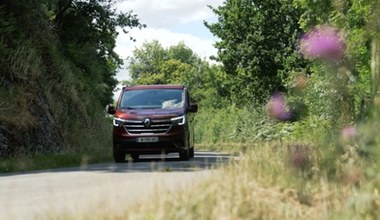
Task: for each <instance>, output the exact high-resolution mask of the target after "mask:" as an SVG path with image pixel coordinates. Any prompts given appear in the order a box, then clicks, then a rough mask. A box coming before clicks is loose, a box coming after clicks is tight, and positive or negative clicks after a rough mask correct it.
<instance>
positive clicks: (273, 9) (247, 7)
mask: <svg viewBox="0 0 380 220" xmlns="http://www.w3.org/2000/svg"><path fill="white" fill-rule="evenodd" d="M213 11H214V13H215V14H216V15H217V16H218V22H216V23H213V24H209V23H206V26H207V27H208V28H209V29H210V31H211V33H213V34H214V35H215V36H217V37H218V38H219V39H220V40H219V41H218V42H217V43H216V44H215V47H216V48H217V49H218V56H217V60H219V61H221V62H222V63H223V66H224V69H225V71H226V73H227V74H228V75H229V76H230V80H229V82H228V86H229V91H231V98H232V100H234V102H235V103H237V104H239V105H247V104H249V103H252V102H257V103H263V101H265V100H266V99H267V98H268V97H269V96H270V95H271V94H273V93H274V92H279V91H285V87H284V82H285V80H286V79H287V77H288V75H289V72H290V71H293V70H297V69H299V68H300V67H304V66H305V63H304V61H303V60H302V59H301V58H300V57H299V56H298V55H297V52H296V50H295V48H296V42H297V40H298V38H299V37H300V35H301V33H302V31H301V29H300V27H299V25H298V21H299V18H300V15H301V10H298V9H297V8H295V7H292V3H291V1H284V0H267V1H255V0H228V1H225V3H224V4H223V5H222V6H220V7H218V8H213Z"/></svg>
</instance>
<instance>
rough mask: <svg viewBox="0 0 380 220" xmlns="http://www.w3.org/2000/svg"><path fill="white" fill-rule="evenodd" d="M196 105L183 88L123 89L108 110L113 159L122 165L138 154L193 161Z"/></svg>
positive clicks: (155, 86)
mask: <svg viewBox="0 0 380 220" xmlns="http://www.w3.org/2000/svg"><path fill="white" fill-rule="evenodd" d="M197 111H198V105H197V104H195V103H192V102H191V99H190V96H189V92H188V90H187V89H186V88H185V87H184V86H183V85H144V86H127V87H124V88H123V90H122V92H121V94H120V97H119V100H118V102H117V106H116V107H113V106H110V107H108V113H109V114H113V115H114V119H113V125H114V126H113V156H114V160H115V162H123V161H125V156H126V154H130V156H131V157H132V159H133V160H137V159H138V158H139V155H140V154H161V153H165V154H167V153H172V152H178V153H179V156H180V158H181V159H183V160H188V159H189V158H190V157H194V127H193V124H192V123H193V119H194V114H193V113H195V112H197Z"/></svg>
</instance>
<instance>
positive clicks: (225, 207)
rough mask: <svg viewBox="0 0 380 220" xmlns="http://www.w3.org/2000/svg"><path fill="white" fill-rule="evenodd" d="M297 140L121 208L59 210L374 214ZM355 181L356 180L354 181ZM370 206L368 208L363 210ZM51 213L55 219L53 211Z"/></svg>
mask: <svg viewBox="0 0 380 220" xmlns="http://www.w3.org/2000/svg"><path fill="white" fill-rule="evenodd" d="M297 146H298V145H292V144H286V143H279V142H270V143H269V142H267V143H261V144H257V145H252V146H251V148H250V149H249V150H247V152H246V153H244V154H241V159H239V160H234V161H231V163H230V164H227V165H225V166H223V167H222V168H220V169H219V172H218V173H216V174H215V176H213V177H211V178H210V179H208V180H206V181H203V182H201V183H199V184H197V185H195V186H191V188H186V189H183V190H182V191H179V192H178V191H176V192H171V193H167V192H166V191H157V192H156V193H155V195H154V196H153V197H151V198H149V202H146V201H145V202H144V201H142V202H139V203H136V204H135V205H133V206H130V205H129V206H126V207H127V208H126V209H125V210H124V211H123V212H122V214H117V213H116V212H115V213H110V212H104V213H102V214H101V215H98V216H92V215H91V214H90V213H88V215H85V216H70V215H68V216H65V218H64V219H93V218H95V219H184V220H186V219H376V216H379V215H378V214H380V213H378V212H379V211H377V210H376V209H372V208H371V206H372V205H373V204H372V202H375V201H377V200H376V199H379V196H378V195H375V196H373V198H371V200H367V201H365V202H361V201H360V200H359V201H356V202H354V203H353V202H352V201H353V200H354V201H355V198H356V197H358V196H361V195H365V192H364V189H365V188H364V187H363V188H359V187H358V186H360V183H358V182H356V181H355V180H353V179H351V180H347V181H340V180H337V179H331V178H330V179H329V178H328V177H327V175H326V174H325V173H323V172H321V171H320V170H318V166H319V164H318V163H320V161H319V158H318V154H319V152H317V151H316V150H313V149H310V150H309V151H308V154H307V155H306V157H305V158H304V159H301V157H300V156H299V155H298V153H297V152H298V151H297V150H294V149H296V148H297ZM358 184H359V185H358ZM368 210H372V212H368ZM52 219H60V218H59V217H57V218H55V217H53V218H52Z"/></svg>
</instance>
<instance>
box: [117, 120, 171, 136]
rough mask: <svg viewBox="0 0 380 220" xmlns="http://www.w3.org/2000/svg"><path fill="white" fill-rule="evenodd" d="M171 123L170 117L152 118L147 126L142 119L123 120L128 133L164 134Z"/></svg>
mask: <svg viewBox="0 0 380 220" xmlns="http://www.w3.org/2000/svg"><path fill="white" fill-rule="evenodd" d="M171 125H172V121H171V120H170V119H164V120H154V119H152V120H151V121H150V124H149V126H146V125H144V120H141V121H140V120H127V121H125V122H124V128H125V130H126V131H127V132H128V133H130V134H165V133H167V132H168V131H169V129H170V127H171Z"/></svg>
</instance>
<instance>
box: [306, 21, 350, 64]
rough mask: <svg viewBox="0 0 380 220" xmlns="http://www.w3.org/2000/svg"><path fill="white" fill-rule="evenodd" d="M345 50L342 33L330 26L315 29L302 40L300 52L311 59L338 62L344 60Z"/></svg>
mask: <svg viewBox="0 0 380 220" xmlns="http://www.w3.org/2000/svg"><path fill="white" fill-rule="evenodd" d="M345 50H346V44H345V41H344V39H343V37H342V36H341V33H340V32H339V30H338V29H336V28H334V27H330V26H322V27H318V28H314V29H313V30H311V31H310V32H309V33H307V34H305V35H304V36H303V37H302V38H301V40H300V52H301V53H302V54H303V55H304V56H305V57H307V58H310V59H315V58H316V59H324V60H333V61H337V60H340V59H342V58H343V56H344V53H345Z"/></svg>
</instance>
